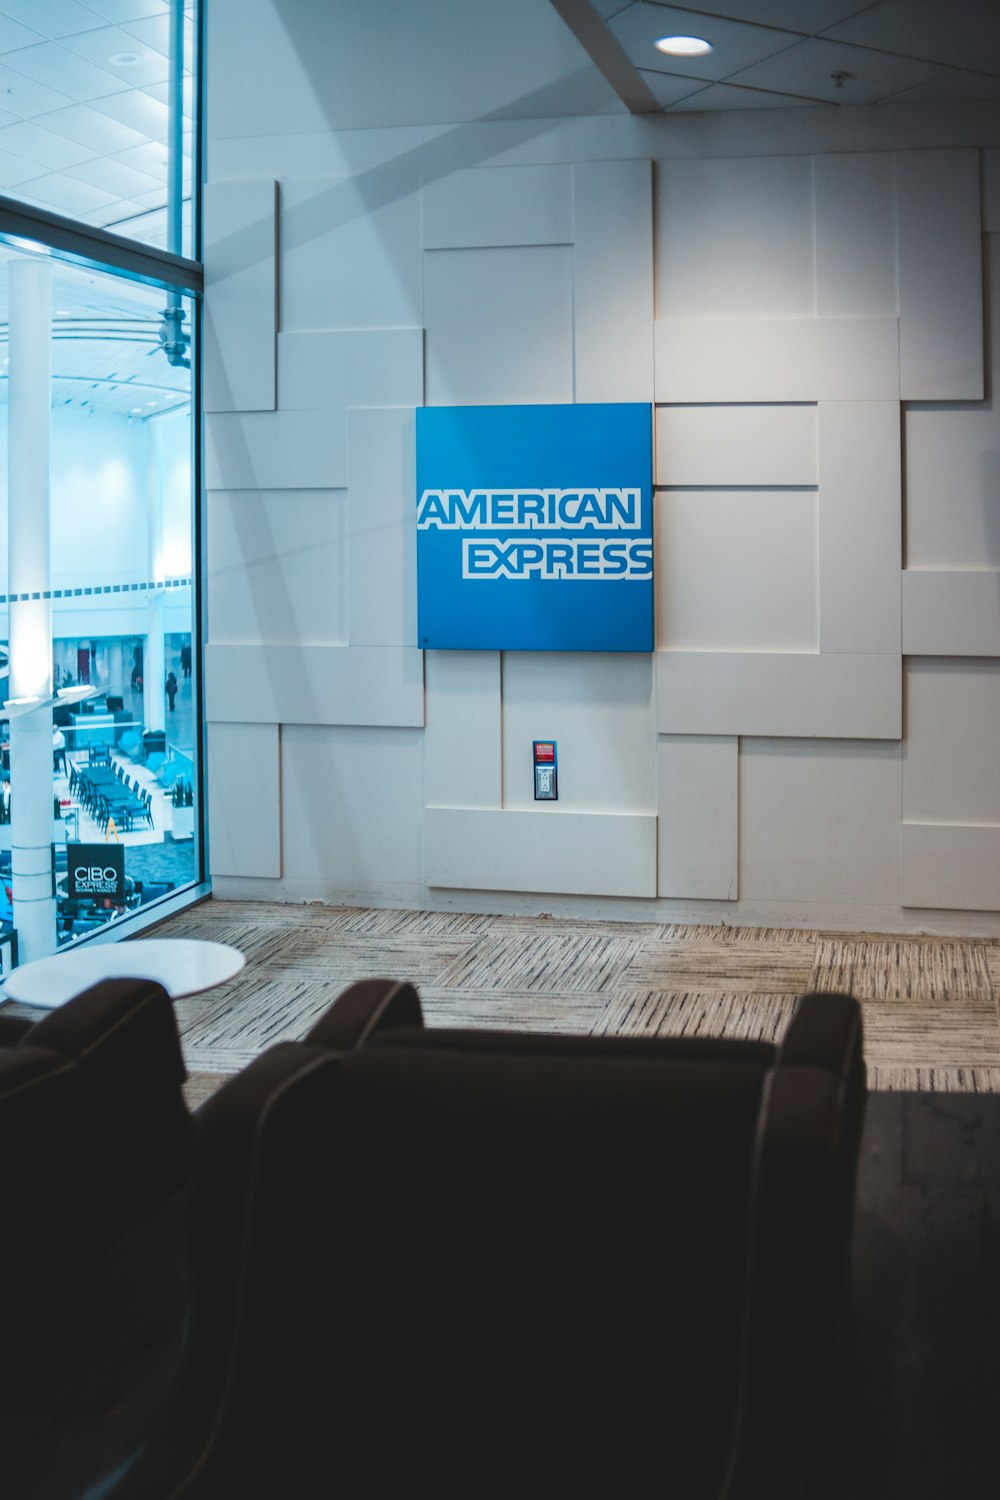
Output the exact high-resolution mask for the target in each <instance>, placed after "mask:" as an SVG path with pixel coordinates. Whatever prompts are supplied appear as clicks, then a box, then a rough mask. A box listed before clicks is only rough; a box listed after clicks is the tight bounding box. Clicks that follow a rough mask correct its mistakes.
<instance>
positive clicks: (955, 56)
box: [827, 0, 1000, 68]
mask: <svg viewBox="0 0 1000 1500" xmlns="http://www.w3.org/2000/svg"><path fill="white" fill-rule="evenodd" d="M827 35H828V36H829V37H830V38H831V39H832V40H834V41H841V42H850V43H852V44H853V45H854V46H858V47H877V48H881V49H882V50H883V51H888V52H901V51H905V52H906V53H907V54H908V55H909V56H910V57H923V58H930V60H931V61H932V62H942V63H951V64H952V65H953V66H954V67H959V68H963V67H964V68H968V67H973V68H974V67H975V66H976V64H977V63H978V62H979V60H980V59H981V58H983V57H989V56H990V55H991V54H992V53H995V52H997V51H1000V5H997V4H996V3H995V0H994V3H989V0H988V3H986V4H984V3H983V0H948V4H947V5H942V4H941V3H940V0H882V3H881V4H880V5H872V6H870V7H868V8H867V9H865V10H863V11H861V12H860V14H859V15H856V16H853V17H851V19H850V20H844V21H841V22H840V23H839V24H838V25H835V26H832V27H830V28H829V30H828V32H827Z"/></svg>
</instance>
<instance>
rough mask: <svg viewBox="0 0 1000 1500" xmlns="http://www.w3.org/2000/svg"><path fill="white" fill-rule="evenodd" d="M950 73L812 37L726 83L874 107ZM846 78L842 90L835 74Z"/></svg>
mask: <svg viewBox="0 0 1000 1500" xmlns="http://www.w3.org/2000/svg"><path fill="white" fill-rule="evenodd" d="M946 71H947V69H945V68H942V67H939V66H938V65H937V64H935V63H926V62H916V61H914V60H913V59H912V58H906V57H891V56H889V54H888V53H885V52H871V51H869V50H868V49H867V48H865V47H849V46H847V45H845V44H844V43H842V42H825V41H820V40H818V39H817V38H814V37H810V38H809V39H808V40H807V41H804V42H798V43H797V44H796V45H795V46H794V47H790V48H788V50H787V51H785V52H781V53H779V54H778V56H776V57H769V58H767V59H766V60H765V61H764V62H759V63H755V64H754V65H753V66H752V67H749V68H742V69H740V71H739V72H737V73H734V74H732V75H730V77H729V78H728V79H727V80H726V81H727V82H728V83H739V84H749V85H750V86H751V87H753V88H763V89H772V90H773V91H774V92H776V93H782V94H800V95H802V97H803V98H809V99H823V100H827V101H828V102H829V103H831V104H841V103H843V104H872V103H874V102H875V101H876V100H878V99H884V98H886V97H887V96H888V95H890V94H895V93H898V92H899V90H900V89H905V88H913V87H915V86H916V85H917V84H918V83H927V82H928V81H929V80H930V79H931V78H935V77H937V75H938V74H940V73H944V72H946ZM841 72H842V73H845V74H846V75H847V76H846V78H845V79H844V80H843V83H842V86H841V87H838V86H837V83H836V81H835V79H834V78H832V77H831V74H834V73H841Z"/></svg>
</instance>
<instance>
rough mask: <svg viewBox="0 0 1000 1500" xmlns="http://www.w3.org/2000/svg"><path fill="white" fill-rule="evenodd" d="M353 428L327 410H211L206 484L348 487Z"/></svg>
mask: <svg viewBox="0 0 1000 1500" xmlns="http://www.w3.org/2000/svg"><path fill="white" fill-rule="evenodd" d="M346 483H347V433H346V430H345V429H344V426H343V424H341V425H340V426H339V427H338V426H337V425H335V424H334V425H331V422H330V416H329V413H328V412H325V411H274V412H209V413H207V414H206V417H205V488H206V489H209V490H255V489H256V490H323V489H343V487H344V485H346Z"/></svg>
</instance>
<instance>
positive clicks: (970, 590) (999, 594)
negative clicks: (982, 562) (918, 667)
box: [902, 569, 1000, 656]
mask: <svg viewBox="0 0 1000 1500" xmlns="http://www.w3.org/2000/svg"><path fill="white" fill-rule="evenodd" d="M902 582H903V650H904V651H905V652H906V654H907V655H911V656H1000V572H997V571H986V570H985V569H983V570H978V571H975V572H973V571H972V570H971V569H966V570H963V571H957V570H956V571H951V572H933V573H932V572H906V573H904V574H903V576H902Z"/></svg>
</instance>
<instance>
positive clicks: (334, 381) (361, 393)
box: [278, 328, 424, 411]
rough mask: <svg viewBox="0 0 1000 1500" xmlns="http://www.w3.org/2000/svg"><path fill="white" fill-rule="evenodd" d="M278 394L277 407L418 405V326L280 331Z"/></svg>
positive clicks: (421, 395)
mask: <svg viewBox="0 0 1000 1500" xmlns="http://www.w3.org/2000/svg"><path fill="white" fill-rule="evenodd" d="M278 399H279V403H280V405H281V409H282V411H292V410H309V411H316V410H317V409H319V408H321V407H332V408H334V409H335V410H346V408H347V407H349V406H420V405H421V403H422V402H423V399H424V335H423V329H421V328H365V329H349V330H347V331H345V332H319V333H279V334H278Z"/></svg>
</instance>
